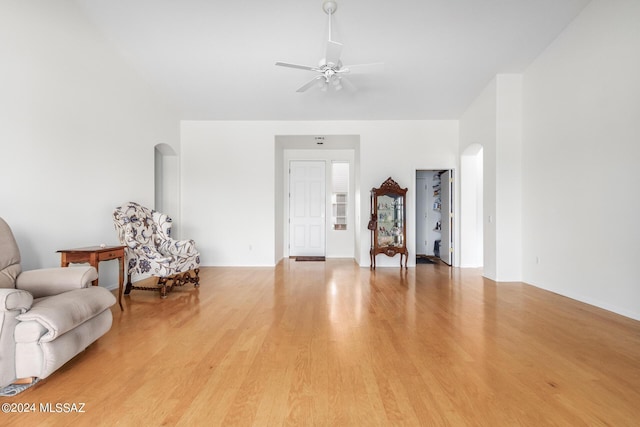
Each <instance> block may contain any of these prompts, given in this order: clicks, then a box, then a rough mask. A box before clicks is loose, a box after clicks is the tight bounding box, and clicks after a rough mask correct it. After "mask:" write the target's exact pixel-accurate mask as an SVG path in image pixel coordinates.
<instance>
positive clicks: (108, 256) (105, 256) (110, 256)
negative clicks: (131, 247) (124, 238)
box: [98, 250, 123, 261]
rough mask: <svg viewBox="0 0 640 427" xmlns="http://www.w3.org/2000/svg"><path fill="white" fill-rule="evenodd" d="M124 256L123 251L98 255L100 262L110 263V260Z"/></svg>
mask: <svg viewBox="0 0 640 427" xmlns="http://www.w3.org/2000/svg"><path fill="white" fill-rule="evenodd" d="M122 255H123V251H122V250H117V251H109V252H102V253H100V254H98V260H99V261H108V260H110V259H116V258H119V257H121V256H122Z"/></svg>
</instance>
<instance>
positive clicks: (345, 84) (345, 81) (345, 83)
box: [340, 76, 358, 92]
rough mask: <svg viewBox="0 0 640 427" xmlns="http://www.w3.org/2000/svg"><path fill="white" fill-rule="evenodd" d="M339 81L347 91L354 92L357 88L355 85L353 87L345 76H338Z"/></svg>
mask: <svg viewBox="0 0 640 427" xmlns="http://www.w3.org/2000/svg"><path fill="white" fill-rule="evenodd" d="M340 83H341V84H342V86H343V87H345V88H346V89H347V90H348V91H349V92H355V91H357V90H358V88H357V87H355V86H354V85H353V83H351V82H350V81H349V79H347V78H346V77H344V76H342V77H340Z"/></svg>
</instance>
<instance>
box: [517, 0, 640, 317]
mask: <svg viewBox="0 0 640 427" xmlns="http://www.w3.org/2000/svg"><path fill="white" fill-rule="evenodd" d="M639 23H640V2H638V1H630V0H627V1H625V0H594V1H592V2H591V3H590V4H589V5H588V6H587V7H586V8H585V9H584V11H583V12H582V13H581V14H580V15H579V16H578V17H577V18H576V19H575V20H574V22H573V23H572V24H571V25H570V26H569V27H568V28H567V29H566V31H565V32H564V33H562V34H561V35H560V36H559V37H558V38H557V40H556V41H555V42H554V43H553V44H552V45H551V46H549V48H548V49H546V51H545V52H544V53H543V54H542V55H541V56H540V57H539V58H537V60H536V61H535V62H534V63H533V64H532V65H531V66H530V67H529V68H528V69H527V71H526V73H525V74H524V100H525V101H524V117H525V120H524V152H523V159H524V164H523V167H524V169H523V171H524V174H523V195H524V197H523V203H524V209H523V212H524V214H523V230H524V234H523V241H524V246H523V271H524V281H526V282H528V283H531V284H534V285H536V286H539V287H542V288H545V289H549V290H551V291H553V292H557V293H560V294H563V295H567V296H569V297H572V298H575V299H578V300H581V301H585V302H588V303H591V304H594V305H597V306H600V307H603V308H606V309H609V310H612V311H615V312H618V313H621V314H624V315H626V316H629V317H633V318H636V319H640V286H639V283H640V279H639V278H640V262H639V261H638V260H640V243H639V242H640V225H639V222H638V218H639V215H638V213H639V212H640V191H639V190H638V189H639V188H640V168H639V167H638V165H640V120H639V118H640V78H639V77H638V76H640V25H639ZM536 258H538V259H539V263H536Z"/></svg>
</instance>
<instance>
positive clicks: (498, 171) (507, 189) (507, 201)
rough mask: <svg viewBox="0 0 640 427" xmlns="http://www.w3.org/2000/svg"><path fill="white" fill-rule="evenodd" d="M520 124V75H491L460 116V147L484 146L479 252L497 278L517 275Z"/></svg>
mask: <svg viewBox="0 0 640 427" xmlns="http://www.w3.org/2000/svg"><path fill="white" fill-rule="evenodd" d="M521 130H522V76H520V75H513V74H499V75H498V76H496V78H495V79H494V80H493V81H492V82H491V83H490V84H489V85H487V87H486V88H485V89H484V90H483V92H482V93H481V94H480V95H479V96H478V98H477V99H476V100H475V101H474V102H473V103H472V104H471V105H470V106H469V108H468V109H467V110H466V111H465V113H464V114H463V115H462V117H461V119H460V151H461V152H464V151H465V150H466V149H467V148H468V147H470V146H471V145H473V144H479V145H481V146H482V147H483V163H484V164H483V167H482V169H483V175H484V179H483V181H484V182H483V186H482V187H483V197H484V200H483V203H482V204H483V210H484V215H483V216H484V221H483V241H484V243H483V244H484V251H483V257H482V258H483V262H484V275H485V276H486V277H488V278H490V279H493V280H496V281H518V280H521V279H522V266H521V265H522V261H521V253H522V244H521V243H522V238H521V236H522V225H521V215H522V213H521V212H522V201H521V188H522V185H521V182H522V177H521V174H522V167H521V162H522V133H521ZM467 188H469V187H467ZM473 191H475V190H473ZM462 197H463V198H464V197H465V196H464V195H463V196H462ZM463 239H464V236H463ZM465 246H466V245H465Z"/></svg>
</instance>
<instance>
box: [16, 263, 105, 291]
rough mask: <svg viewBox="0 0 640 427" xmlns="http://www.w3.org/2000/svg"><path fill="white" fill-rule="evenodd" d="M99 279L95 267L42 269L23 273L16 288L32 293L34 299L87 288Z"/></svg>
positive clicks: (17, 281)
mask: <svg viewBox="0 0 640 427" xmlns="http://www.w3.org/2000/svg"><path fill="white" fill-rule="evenodd" d="M97 278H98V272H97V271H96V269H95V268H94V267H88V266H83V267H55V268H41V269H39V270H31V271H23V272H22V273H21V274H20V275H19V276H18V278H17V279H16V288H18V289H23V290H25V291H27V292H30V293H31V294H32V295H33V297H34V298H40V297H46V296H50V295H57V294H60V293H62V292H67V291H71V290H73V289H81V288H86V287H87V286H89V284H90V283H91V282H92V281H94V280H96V279H97Z"/></svg>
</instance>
